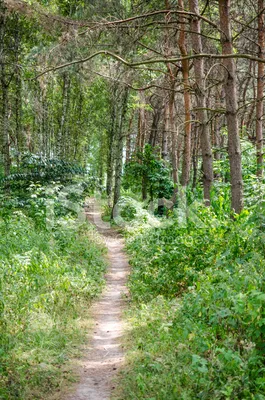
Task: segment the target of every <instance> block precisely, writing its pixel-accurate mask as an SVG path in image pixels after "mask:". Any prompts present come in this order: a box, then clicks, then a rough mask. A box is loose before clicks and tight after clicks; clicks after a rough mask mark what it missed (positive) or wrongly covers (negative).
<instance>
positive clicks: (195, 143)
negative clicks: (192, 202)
mask: <svg viewBox="0 0 265 400" xmlns="http://www.w3.org/2000/svg"><path fill="white" fill-rule="evenodd" d="M199 130H200V126H198V124H195V126H194V140H193V149H192V164H193V179H192V190H194V189H195V188H196V186H197V181H198V153H199V144H200V137H199ZM202 168H203V165H202ZM203 172H204V171H203Z"/></svg>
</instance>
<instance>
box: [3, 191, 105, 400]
mask: <svg viewBox="0 0 265 400" xmlns="http://www.w3.org/2000/svg"><path fill="white" fill-rule="evenodd" d="M36 197H37V196H36ZM37 200H38V199H37ZM36 204H38V202H36ZM36 204H35V206H36ZM35 206H34V207H35ZM34 207H33V206H32V207H31V212H30V213H27V215H26V214H25V213H23V212H21V211H14V210H11V211H9V213H8V215H6V214H5V215H4V218H0V338H1V339H0V398H1V399H4V400H13V399H19V400H24V399H25V400H30V399H32V400H33V399H34V400H35V399H44V398H47V396H48V395H49V394H51V393H54V392H55V391H57V390H58V391H59V390H60V389H61V387H62V385H63V384H64V382H65V381H67V380H71V379H72V378H73V375H72V372H71V371H70V370H69V369H68V367H67V361H68V360H69V359H70V358H72V357H74V356H76V355H78V348H80V345H81V343H83V342H84V341H85V338H86V335H87V332H88V329H89V322H88V320H89V314H88V311H87V310H88V306H89V304H90V302H91V300H92V299H93V298H94V297H95V296H97V295H98V294H99V293H100V292H101V290H102V287H103V285H104V271H105V261H104V251H105V250H104V247H103V244H102V243H101V242H100V241H99V238H98V237H97V235H96V232H95V231H94V228H93V227H92V226H90V225H89V224H88V223H86V222H84V223H83V224H77V220H76V218H75V217H74V216H71V215H69V214H68V215H62V216H55V220H54V226H53V227H52V228H50V229H47V228H45V226H44V224H41V223H40V219H42V221H43V215H42V214H40V213H37V216H36V212H35V211H36V207H35V208H34ZM32 210H33V211H32ZM34 210H35V211H34ZM37 210H38V208H37ZM34 212H35V217H36V218H37V220H36V218H34V217H31V216H29V215H31V214H32V215H33V214H34ZM39 214H40V215H39ZM36 221H37V223H36Z"/></svg>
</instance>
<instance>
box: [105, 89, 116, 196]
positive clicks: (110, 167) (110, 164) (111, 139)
mask: <svg viewBox="0 0 265 400" xmlns="http://www.w3.org/2000/svg"><path fill="white" fill-rule="evenodd" d="M115 97H116V88H114V94H113V101H112V104H111V126H110V129H109V131H108V157H107V182H106V192H107V196H108V200H109V202H110V198H111V195H112V188H113V174H114V144H115V121H116V118H117V115H116V104H115V103H116V101H117V99H116V98H115Z"/></svg>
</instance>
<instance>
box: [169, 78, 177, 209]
mask: <svg viewBox="0 0 265 400" xmlns="http://www.w3.org/2000/svg"><path fill="white" fill-rule="evenodd" d="M174 88H175V82H172V91H171V93H170V97H169V129H170V132H171V157H172V178H173V183H174V191H173V196H172V201H173V203H176V201H177V194H178V184H179V181H178V160H177V141H178V130H177V129H176V126H175V92H174Z"/></svg>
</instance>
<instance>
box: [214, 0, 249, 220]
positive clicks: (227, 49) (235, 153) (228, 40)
mask: <svg viewBox="0 0 265 400" xmlns="http://www.w3.org/2000/svg"><path fill="white" fill-rule="evenodd" d="M230 4H231V1H230V0H219V16H220V28H221V30H222V33H221V44H222V52H223V55H230V54H233V44H232V34H231V24H230V17H229V12H230ZM223 66H224V67H225V70H226V71H225V83H224V89H225V101H226V119H227V131H228V154H229V163H230V175H231V195H232V201H231V207H232V210H233V211H234V212H235V213H237V214H239V213H240V212H241V211H242V209H243V180H242V163H241V146H240V138H239V132H238V120H237V88H236V65H235V61H234V59H233V58H226V59H223Z"/></svg>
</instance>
